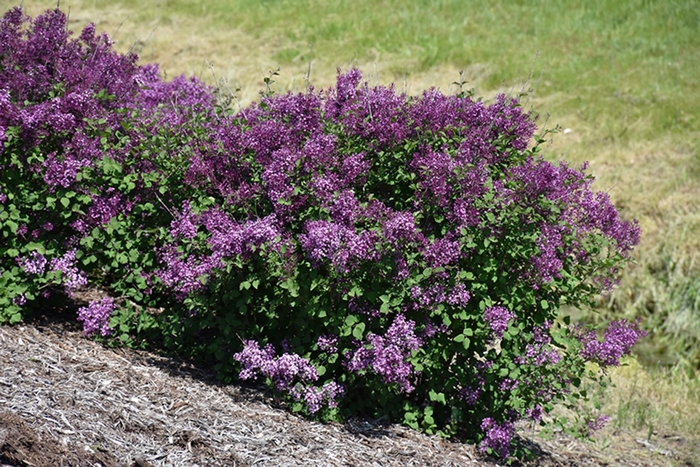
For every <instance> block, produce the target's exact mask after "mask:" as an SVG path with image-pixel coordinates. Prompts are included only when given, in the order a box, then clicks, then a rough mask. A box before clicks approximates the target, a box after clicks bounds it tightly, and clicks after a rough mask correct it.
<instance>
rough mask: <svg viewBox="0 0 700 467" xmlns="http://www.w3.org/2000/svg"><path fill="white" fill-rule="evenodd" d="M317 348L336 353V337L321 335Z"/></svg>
mask: <svg viewBox="0 0 700 467" xmlns="http://www.w3.org/2000/svg"><path fill="white" fill-rule="evenodd" d="M317 342H318V348H319V349H321V350H322V351H324V352H328V353H336V352H338V337H337V336H333V335H331V336H328V335H325V334H324V335H322V336H319V338H318V341H317Z"/></svg>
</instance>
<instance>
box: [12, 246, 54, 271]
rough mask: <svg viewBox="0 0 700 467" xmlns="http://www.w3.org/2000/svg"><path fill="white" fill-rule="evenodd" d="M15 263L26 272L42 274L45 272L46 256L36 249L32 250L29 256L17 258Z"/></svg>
mask: <svg viewBox="0 0 700 467" xmlns="http://www.w3.org/2000/svg"><path fill="white" fill-rule="evenodd" d="M17 264H19V267H21V268H22V270H23V271H24V272H26V273H27V274H43V273H44V272H46V264H47V261H46V258H45V257H44V255H42V254H41V253H39V252H37V251H32V253H31V256H30V257H29V258H17Z"/></svg>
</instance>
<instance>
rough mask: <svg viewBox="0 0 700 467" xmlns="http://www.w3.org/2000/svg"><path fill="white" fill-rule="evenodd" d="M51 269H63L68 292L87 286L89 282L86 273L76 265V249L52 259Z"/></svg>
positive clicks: (63, 278)
mask: <svg viewBox="0 0 700 467" xmlns="http://www.w3.org/2000/svg"><path fill="white" fill-rule="evenodd" d="M51 271H52V272H58V271H61V273H62V280H63V284H64V285H65V286H66V289H67V290H68V292H72V291H75V290H77V289H80V288H81V287H85V286H86V285H87V283H88V280H87V276H86V275H85V273H84V272H83V271H81V270H80V269H78V268H77V267H76V266H75V250H70V251H68V252H66V253H65V254H64V255H63V256H61V257H59V258H54V259H52V260H51Z"/></svg>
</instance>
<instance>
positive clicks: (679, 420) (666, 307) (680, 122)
mask: <svg viewBox="0 0 700 467" xmlns="http://www.w3.org/2000/svg"><path fill="white" fill-rule="evenodd" d="M23 4H24V7H25V11H26V12H27V13H29V14H31V15H32V16H35V15H37V14H39V13H41V12H42V11H44V10H45V9H47V8H53V7H55V6H56V2H55V1H36V0H25V1H24V2H23ZM14 5H15V2H12V1H9V0H0V12H1V13H4V11H5V10H7V9H9V8H10V7H12V6H14ZM60 7H61V9H62V10H63V11H69V12H70V24H71V27H72V29H73V30H74V31H75V32H76V33H77V32H79V31H80V30H81V28H82V27H83V26H85V25H86V24H87V23H89V22H94V23H95V24H96V26H97V29H98V31H105V32H107V33H108V34H109V35H110V36H111V37H112V38H113V39H115V40H116V41H117V44H116V48H117V50H119V51H120V52H126V51H128V50H133V51H134V52H137V53H138V54H139V55H140V57H141V61H142V62H144V63H147V62H156V63H159V64H160V65H161V69H162V71H163V72H164V73H165V74H166V75H167V76H170V77H173V76H176V75H179V74H183V73H184V74H186V75H196V76H198V77H200V78H201V79H203V80H204V81H206V82H209V83H211V84H216V85H220V86H222V87H228V88H229V89H231V90H232V91H233V92H235V94H236V96H237V99H238V102H239V104H240V105H242V106H245V105H246V104H247V103H250V102H251V101H253V100H255V99H256V98H257V95H258V92H259V91H260V90H261V89H264V88H265V82H264V78H265V77H270V76H271V73H273V72H276V71H277V70H278V69H279V71H278V75H275V76H273V77H272V78H273V80H274V81H275V83H274V84H272V88H273V89H274V90H275V91H276V92H286V91H303V90H305V89H306V86H307V84H308V83H307V81H310V83H311V84H312V85H314V86H315V87H317V88H323V87H327V86H329V85H331V84H332V83H333V82H334V79H335V76H336V69H337V68H338V67H340V68H342V69H347V68H349V67H351V66H359V67H360V68H361V69H362V70H363V72H364V74H365V77H367V78H368V79H369V80H370V82H372V83H381V84H388V83H392V82H393V83H396V86H397V87H399V89H404V90H406V91H407V92H408V93H412V94H417V93H419V92H421V91H422V90H423V89H426V88H429V87H433V86H434V87H439V88H441V89H442V90H443V91H446V92H453V91H454V90H456V85H455V84H454V83H455V82H458V81H460V80H461V79H462V80H465V81H466V82H467V83H466V86H467V87H474V88H475V90H476V95H477V96H479V95H481V96H484V97H485V98H487V99H488V98H490V97H492V96H493V95H494V94H495V93H497V92H509V93H512V94H517V93H519V92H521V91H528V92H529V91H532V92H529V93H528V96H527V97H526V98H525V99H526V100H525V101H524V103H525V104H526V105H527V106H528V107H530V106H531V107H533V108H534V110H535V111H537V112H539V113H540V114H541V115H540V125H541V126H545V125H546V127H548V128H553V127H555V126H559V127H561V129H562V131H561V132H559V133H558V134H556V135H554V136H553V139H552V141H551V142H550V145H549V148H548V151H547V153H546V155H545V157H547V158H549V159H551V160H559V159H564V160H567V161H569V162H570V163H571V164H574V165H578V164H580V163H583V162H584V161H589V162H590V168H589V173H591V174H592V175H594V176H595V177H596V180H597V181H596V187H597V189H599V190H605V191H607V192H608V193H609V194H610V196H611V198H612V199H613V201H614V202H615V204H616V205H617V206H618V208H619V209H620V211H621V212H622V213H623V215H624V216H626V217H628V218H636V219H638V220H639V223H640V225H641V227H642V242H641V244H640V246H639V247H638V249H637V251H636V254H635V257H636V264H634V265H630V267H629V268H628V269H627V270H626V271H624V275H623V278H622V280H621V283H620V286H619V288H618V289H617V290H616V291H615V292H614V293H612V294H611V295H610V296H608V297H601V298H600V300H599V304H598V308H597V309H596V310H594V311H590V310H588V311H585V310H584V311H583V312H581V311H574V310H571V313H575V314H577V315H578V316H579V317H581V318H583V319H587V320H590V321H600V322H604V321H607V320H609V319H610V318H611V317H613V316H614V317H627V318H633V317H636V316H641V317H643V319H644V326H645V328H646V329H647V330H649V332H650V335H649V337H648V338H647V339H646V340H645V342H644V343H643V344H641V345H640V346H639V348H638V354H639V361H640V362H642V363H643V365H640V364H639V363H637V361H635V360H632V361H631V363H630V366H628V367H625V368H620V369H618V370H616V371H614V372H613V373H612V377H613V380H614V381H616V383H617V388H614V389H609V390H608V391H606V392H605V393H602V394H601V395H600V396H599V397H600V401H601V403H602V405H603V407H604V409H605V410H606V411H607V412H608V413H610V414H611V415H612V416H613V417H614V420H613V422H612V424H611V425H612V426H613V428H612V429H611V430H613V431H610V432H606V433H613V432H614V430H615V429H623V430H631V431H634V432H640V433H642V434H643V436H644V437H645V439H648V440H650V442H654V440H655V439H658V438H662V437H663V436H666V435H670V434H678V435H682V436H688V437H691V438H692V439H697V438H693V437H696V436H697V433H698V432H700V379H698V376H700V373H698V368H700V261H699V259H700V256H699V255H698V252H699V251H700V201H699V200H700V114H699V113H698V109H700V34H699V33H700V3H699V2H698V1H697V0H678V1H661V0H628V1H615V0H591V1H587V2H573V1H563V0H517V1H503V0H502V1H493V2H487V1H484V0H474V1H464V0H462V1H460V0H430V1H429V0H410V1H406V0H404V1H398V0H373V1H368V0H353V1H349V0H338V1H322V0H260V1H250V0H247V1H246V0H226V1H224V0H205V1H202V2H190V1H185V0H160V1H158V2H137V1H135V0H123V1H115V0H109V1H108V0H64V1H63V2H61V5H60ZM460 70H462V71H463V74H462V75H460ZM533 90H534V91H533ZM567 311H568V310H567ZM603 436H607V435H605V433H604V434H603ZM694 456H695V457H694V462H698V463H700V452H697V451H695V454H694Z"/></svg>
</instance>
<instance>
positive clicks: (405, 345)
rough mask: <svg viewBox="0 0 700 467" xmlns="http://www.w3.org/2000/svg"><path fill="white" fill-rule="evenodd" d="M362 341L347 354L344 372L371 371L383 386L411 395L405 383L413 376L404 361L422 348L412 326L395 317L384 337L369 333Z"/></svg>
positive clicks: (409, 365) (402, 318)
mask: <svg viewBox="0 0 700 467" xmlns="http://www.w3.org/2000/svg"><path fill="white" fill-rule="evenodd" d="M365 340H366V343H358V348H357V349H356V350H355V351H354V352H349V353H348V354H347V357H348V361H347V362H346V364H345V366H346V367H347V368H348V370H350V371H353V372H361V371H366V370H371V371H373V372H374V373H375V374H377V375H380V376H381V377H382V379H383V380H384V381H385V382H387V383H396V384H398V385H399V388H400V389H401V390H402V391H403V392H406V393H409V392H411V391H413V389H414V388H413V386H412V385H411V383H410V381H409V379H410V378H411V377H412V376H413V375H414V373H415V372H414V371H413V367H412V365H411V364H410V363H408V362H406V359H407V358H408V357H410V355H411V352H412V351H414V350H418V348H419V347H420V346H421V345H422V341H421V339H420V338H419V337H417V336H416V335H415V322H413V321H411V320H407V319H406V318H405V317H404V316H403V315H397V316H396V318H395V319H394V322H393V323H392V324H391V326H389V329H388V330H387V332H386V334H385V335H384V336H378V335H376V334H373V333H369V334H367V336H365Z"/></svg>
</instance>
